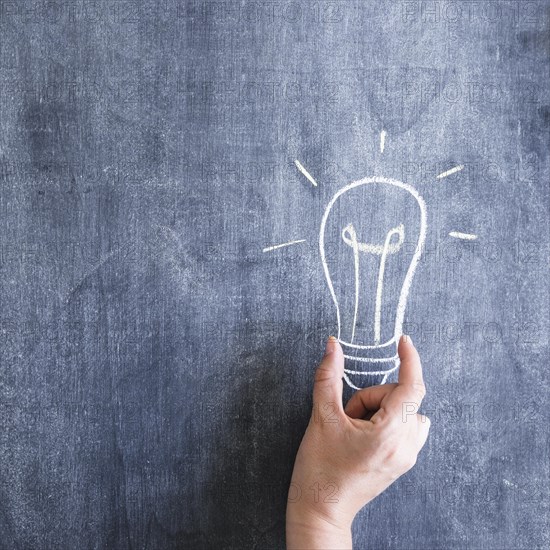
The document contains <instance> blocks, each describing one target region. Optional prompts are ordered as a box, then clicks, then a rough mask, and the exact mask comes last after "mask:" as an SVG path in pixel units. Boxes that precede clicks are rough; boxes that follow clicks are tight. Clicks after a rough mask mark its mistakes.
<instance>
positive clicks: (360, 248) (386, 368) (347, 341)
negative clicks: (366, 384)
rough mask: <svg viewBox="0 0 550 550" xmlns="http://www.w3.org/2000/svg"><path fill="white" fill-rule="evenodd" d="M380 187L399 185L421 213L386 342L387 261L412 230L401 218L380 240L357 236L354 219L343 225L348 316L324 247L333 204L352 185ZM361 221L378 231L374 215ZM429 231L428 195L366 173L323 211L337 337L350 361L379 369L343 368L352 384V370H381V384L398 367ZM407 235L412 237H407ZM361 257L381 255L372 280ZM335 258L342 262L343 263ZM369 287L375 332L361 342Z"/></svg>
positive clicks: (343, 192)
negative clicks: (348, 264) (349, 270)
mask: <svg viewBox="0 0 550 550" xmlns="http://www.w3.org/2000/svg"><path fill="white" fill-rule="evenodd" d="M379 186H384V187H387V186H389V188H396V189H400V190H402V191H405V192H406V193H407V194H408V195H409V196H410V197H411V198H412V200H413V201H414V202H415V204H416V206H417V208H418V213H419V229H418V235H417V238H416V242H415V249H414V252H413V254H412V258H411V261H410V263H409V267H408V269H407V271H406V274H405V276H404V279H403V283H402V285H401V288H400V292H399V296H398V297H397V300H396V305H395V318H394V322H393V323H392V325H393V331H392V334H391V336H390V337H389V338H388V339H386V340H385V341H382V340H383V338H382V334H381V332H382V303H383V297H384V289H385V286H384V282H385V281H384V277H385V273H386V268H387V265H388V259H389V258H390V257H391V256H394V255H396V256H397V255H398V254H399V253H401V254H402V255H404V252H405V247H404V243H405V238H406V236H407V235H408V232H407V231H406V229H405V226H404V224H403V223H400V224H398V225H396V226H394V227H390V228H389V229H388V230H387V231H383V240H381V241H380V242H363V241H362V240H360V239H359V238H358V235H357V232H358V230H357V229H356V227H355V225H354V224H353V223H347V224H345V226H344V228H343V229H342V231H341V239H342V242H343V243H344V244H345V245H346V246H347V247H349V249H350V252H351V254H352V257H353V262H352V264H353V275H352V277H349V278H348V280H349V279H350V278H351V279H352V280H353V296H352V298H353V299H352V300H349V299H348V300H347V302H348V303H347V308H348V311H347V312H346V313H347V314H346V315H344V314H343V311H342V301H341V300H340V299H339V297H338V296H337V292H336V289H335V285H334V283H333V276H334V273H331V269H330V267H329V262H328V261H327V251H326V249H325V243H326V233H327V222H328V221H329V217H330V215H331V213H332V212H333V209H334V207H335V205H337V204H338V203H339V201H341V200H343V199H345V197H346V196H347V194H348V193H349V192H350V191H351V190H354V189H359V188H362V187H364V188H365V189H366V190H368V189H369V188H372V187H379ZM367 196H368V194H367ZM359 221H360V223H361V225H362V226H363V228H366V230H367V233H368V232H369V231H370V233H374V231H372V229H373V228H372V227H371V223H372V222H371V223H369V221H370V220H368V219H367V220H365V219H363V220H359ZM338 224H339V220H337V221H336V225H338ZM426 231H427V213H426V204H425V202H424V199H423V198H422V197H421V196H420V195H419V194H418V192H417V190H416V189H415V188H414V187H412V186H411V185H408V184H405V183H402V182H400V181H397V180H394V179H389V178H383V177H371V178H364V179H362V180H359V181H356V182H353V183H351V184H349V185H347V186H345V187H343V188H342V189H340V190H339V191H338V192H337V193H336V194H335V195H334V197H333V198H332V199H331V201H330V202H329V204H328V206H327V208H326V210H325V213H324V214H323V218H322V220H321V228H320V232H319V252H320V257H321V263H322V265H323V270H324V274H325V277H326V281H327V285H328V288H329V291H330V295H331V298H332V301H333V303H334V306H335V309H336V320H337V327H338V334H337V338H338V340H339V341H340V344H341V345H342V348H343V350H344V357H345V358H346V359H347V360H349V361H350V362H356V363H358V364H365V363H367V364H369V363H370V364H375V365H376V368H375V369H374V370H369V369H358V368H354V369H353V368H345V370H344V379H345V381H346V383H347V384H348V385H349V386H350V387H351V388H354V389H359V386H357V385H356V384H354V383H353V382H352V381H351V379H350V375H355V376H356V377H357V376H359V377H366V376H373V375H378V376H380V375H381V376H382V377H383V378H382V382H381V383H384V382H385V381H386V378H387V376H388V375H389V374H390V373H391V372H393V371H394V370H396V369H397V368H398V367H399V357H398V355H397V344H398V342H399V338H400V336H401V331H402V326H403V319H404V315H405V309H406V306H407V298H408V295H409V290H410V286H411V283H412V279H413V277H414V273H415V270H416V266H417V264H418V261H419V259H420V256H421V254H422V249H423V246H424V242H425V239H426ZM407 238H409V237H408V236H407ZM362 256H367V257H370V259H372V260H375V262H376V260H377V262H376V263H377V265H376V277H373V278H372V279H373V280H371V281H369V280H365V279H366V278H365V277H364V276H363V275H362V273H361V272H362V267H361V266H362V263H361V259H362ZM336 263H337V264H339V262H336ZM339 268H340V265H337V266H336V269H339ZM346 282H347V281H346V280H345V281H344V286H345V283H346ZM369 283H371V284H369ZM372 283H374V284H372ZM349 286H351V285H348V287H349ZM373 287H374V288H373ZM369 290H370V291H374V292H373V294H374V296H373V299H371V300H370V301H371V302H373V303H374V308H373V311H371V319H370V321H371V322H372V331H370V335H371V336H372V338H371V340H372V341H369V342H364V341H358V339H357V323H358V320H359V317H360V315H368V312H365V311H364V310H365V307H364V306H363V307H361V304H362V297H364V296H366V294H367V293H368V292H369ZM369 324H370V323H369V322H368V320H367V322H366V323H365V325H369ZM366 332H367V331H364V333H366ZM380 352H382V353H380ZM380 355H381V356H380ZM361 387H362V386H361Z"/></svg>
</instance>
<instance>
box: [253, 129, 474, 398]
mask: <svg viewBox="0 0 550 550" xmlns="http://www.w3.org/2000/svg"><path fill="white" fill-rule="evenodd" d="M387 139H388V134H387V132H386V130H382V131H381V132H380V154H383V153H384V150H385V148H386V143H387ZM294 163H295V165H296V168H297V169H298V171H299V172H300V173H301V174H302V175H303V176H304V177H305V180H307V181H308V182H309V183H310V184H311V185H312V186H313V187H314V188H318V183H317V180H316V179H315V178H314V177H313V175H312V174H311V173H310V172H309V171H308V170H307V169H306V167H305V166H304V165H303V164H302V163H301V162H300V161H299V160H295V161H294ZM463 169H464V165H463V164H459V165H456V166H454V167H452V168H449V169H447V170H445V171H444V172H441V173H439V174H437V175H435V174H434V180H437V181H440V182H442V181H443V180H444V179H445V178H448V177H450V176H453V175H455V174H459V173H460V172H462V170H463ZM426 232H427V214H426V204H425V202H424V199H423V198H422V197H421V196H420V194H419V193H418V191H417V189H416V188H415V187H413V186H412V185H410V184H406V183H402V182H400V181H397V180H395V179H390V178H385V177H381V176H373V177H368V178H364V179H361V180H358V181H355V182H353V183H350V184H349V185H346V186H344V187H342V188H341V189H339V190H338V191H337V192H336V194H335V195H334V196H333V197H332V199H331V200H330V202H329V203H328V205H327V207H326V209H325V211H324V214H323V217H322V220H321V228H320V231H319V251H320V255H321V263H322V266H323V270H324V275H325V278H326V282H327V285H328V289H329V291H330V296H331V298H332V301H333V303H334V306H335V309H336V321H337V331H338V340H339V341H340V343H341V345H342V347H343V349H344V355H345V358H346V365H345V369H344V378H345V380H346V383H347V384H348V385H349V386H350V387H351V388H354V389H360V388H361V387H365V386H372V385H375V384H384V383H385V382H386V380H387V378H388V376H389V375H390V374H391V373H392V372H394V371H395V370H397V369H398V368H399V356H398V354H397V345H398V343H399V338H400V337H401V334H402V328H403V322H404V317H405V309H406V307H407V300H408V297H409V290H410V288H411V283H412V281H413V277H414V274H415V271H416V268H417V265H418V262H419V260H420V257H421V255H422V251H423V247H424V242H425V240H426ZM448 235H449V237H452V238H453V239H460V240H465V241H472V240H476V239H477V238H478V236H477V235H476V234H474V233H469V232H467V233H466V232H463V231H449V232H448ZM306 242H307V239H303V238H294V239H293V240H291V241H287V242H283V243H279V244H272V245H268V246H264V247H262V252H263V253H269V254H277V255H278V254H284V253H285V251H286V250H287V249H288V247H290V246H296V245H303V244H304V243H306Z"/></svg>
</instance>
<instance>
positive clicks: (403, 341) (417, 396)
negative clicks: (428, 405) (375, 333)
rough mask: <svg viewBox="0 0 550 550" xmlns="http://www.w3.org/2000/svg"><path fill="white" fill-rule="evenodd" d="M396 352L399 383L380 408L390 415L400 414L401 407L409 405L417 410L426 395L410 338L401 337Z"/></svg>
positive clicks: (420, 368) (419, 365)
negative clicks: (398, 362) (398, 363)
mask: <svg viewBox="0 0 550 550" xmlns="http://www.w3.org/2000/svg"><path fill="white" fill-rule="evenodd" d="M397 351H398V353H399V358H400V363H401V364H400V366H399V382H398V384H397V387H396V388H395V389H394V391H393V392H391V393H390V394H389V395H388V396H387V398H386V399H384V400H383V402H382V403H381V408H384V410H385V411H387V412H390V413H391V414H401V412H402V410H403V407H404V406H409V405H416V409H417V410H418V408H419V407H420V404H421V403H422V400H423V399H424V396H425V395H426V387H425V386H424V379H423V377H422V365H421V363H420V356H419V355H418V352H417V351H416V348H415V347H414V345H413V343H412V340H411V338H410V336H404V335H403V336H401V338H400V340H399V347H398V350H397Z"/></svg>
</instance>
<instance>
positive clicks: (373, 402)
mask: <svg viewBox="0 0 550 550" xmlns="http://www.w3.org/2000/svg"><path fill="white" fill-rule="evenodd" d="M396 387H397V384H383V385H381V386H371V387H370V388H364V389H362V390H359V391H356V392H355V393H354V394H353V395H352V396H351V398H350V400H349V401H348V403H347V405H346V407H345V409H344V411H345V413H346V414H347V415H348V416H349V417H350V418H364V417H365V415H366V414H367V413H368V412H371V411H377V410H378V409H379V408H380V403H381V402H382V399H384V397H386V396H387V395H388V394H389V393H390V392H391V391H393V390H394V389H395V388H396Z"/></svg>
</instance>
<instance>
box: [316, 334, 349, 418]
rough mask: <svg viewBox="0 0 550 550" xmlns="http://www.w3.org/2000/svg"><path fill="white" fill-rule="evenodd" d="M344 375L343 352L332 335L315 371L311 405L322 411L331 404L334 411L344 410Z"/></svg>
mask: <svg viewBox="0 0 550 550" xmlns="http://www.w3.org/2000/svg"><path fill="white" fill-rule="evenodd" d="M343 376H344V352H343V351H342V347H341V346H340V342H338V340H337V339H336V338H334V336H330V337H329V339H328V341H327V347H326V350H325V356H324V357H323V359H322V361H321V364H320V365H319V366H318V367H317V371H316V372H315V382H314V384H313V406H314V407H317V408H318V410H320V411H323V410H324V409H323V407H324V408H326V407H327V405H329V404H331V405H332V406H333V407H334V408H333V410H334V411H340V412H342V413H343V412H344V406H343V404H342V391H343V383H342V377H343Z"/></svg>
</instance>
